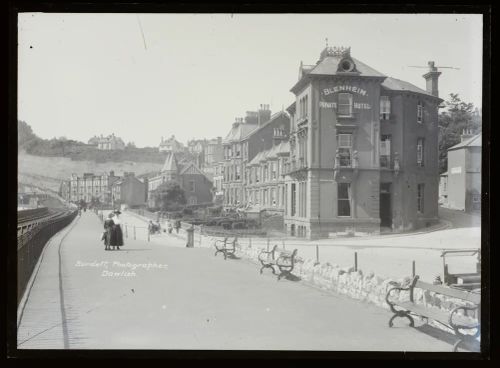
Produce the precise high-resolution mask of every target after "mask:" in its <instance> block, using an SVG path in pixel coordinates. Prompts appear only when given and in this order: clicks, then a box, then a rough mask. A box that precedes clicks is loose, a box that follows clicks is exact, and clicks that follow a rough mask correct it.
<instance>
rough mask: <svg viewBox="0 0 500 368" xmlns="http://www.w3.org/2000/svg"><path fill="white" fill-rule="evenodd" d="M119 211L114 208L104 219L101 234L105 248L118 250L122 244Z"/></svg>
mask: <svg viewBox="0 0 500 368" xmlns="http://www.w3.org/2000/svg"><path fill="white" fill-rule="evenodd" d="M120 214H121V212H120V211H118V210H116V211H113V212H111V213H110V214H109V215H108V218H107V219H106V220H104V233H103V234H102V240H103V241H104V249H105V250H112V249H113V250H115V249H118V250H120V247H121V246H123V244H124V243H123V232H122V227H121V221H120V217H119V215H120Z"/></svg>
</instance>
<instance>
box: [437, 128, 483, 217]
mask: <svg viewBox="0 0 500 368" xmlns="http://www.w3.org/2000/svg"><path fill="white" fill-rule="evenodd" d="M461 140H462V141H461V142H460V143H459V144H457V145H455V146H453V147H451V148H449V149H448V176H447V202H446V204H445V205H446V206H447V207H449V208H452V209H457V210H462V211H466V212H471V211H480V210H481V148H482V137H481V134H477V135H472V134H470V132H464V134H462V136H461Z"/></svg>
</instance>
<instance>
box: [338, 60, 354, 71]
mask: <svg viewBox="0 0 500 368" xmlns="http://www.w3.org/2000/svg"><path fill="white" fill-rule="evenodd" d="M339 71H341V72H352V71H354V63H353V62H352V60H350V59H344V60H342V61H341V62H340V64H339Z"/></svg>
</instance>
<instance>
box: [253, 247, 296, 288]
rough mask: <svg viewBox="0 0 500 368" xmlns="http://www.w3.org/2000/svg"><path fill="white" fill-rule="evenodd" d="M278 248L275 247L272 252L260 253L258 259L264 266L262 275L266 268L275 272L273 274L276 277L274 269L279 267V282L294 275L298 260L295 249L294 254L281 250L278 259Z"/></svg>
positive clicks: (263, 251)
mask: <svg viewBox="0 0 500 368" xmlns="http://www.w3.org/2000/svg"><path fill="white" fill-rule="evenodd" d="M277 248H278V246H277V245H274V246H273V249H271V250H270V251H265V250H262V251H261V252H260V253H259V257H258V258H259V261H260V263H261V264H262V267H261V268H260V273H261V274H262V271H263V270H264V268H270V269H271V270H272V271H273V274H274V275H276V271H275V269H274V267H277V268H278V270H279V271H280V273H279V275H278V281H279V280H281V278H282V277H283V276H290V275H291V274H292V271H293V268H294V267H295V262H296V258H297V249H294V250H293V252H290V251H287V250H280V251H279V256H277V257H276V252H278V250H277Z"/></svg>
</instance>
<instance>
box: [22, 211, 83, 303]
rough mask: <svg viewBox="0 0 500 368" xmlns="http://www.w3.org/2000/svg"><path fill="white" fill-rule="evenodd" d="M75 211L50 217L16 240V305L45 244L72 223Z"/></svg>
mask: <svg viewBox="0 0 500 368" xmlns="http://www.w3.org/2000/svg"><path fill="white" fill-rule="evenodd" d="M76 214H77V211H72V212H71V213H64V214H61V215H60V216H57V217H50V218H48V219H47V221H44V222H40V223H39V224H38V226H35V227H33V228H32V229H30V230H29V231H28V232H26V233H24V234H22V235H20V236H18V238H17V303H18V304H19V302H20V301H21V298H22V296H23V294H24V291H25V289H26V285H27V284H28V281H29V279H30V277H31V274H32V273H33V270H34V268H35V265H36V263H37V262H38V258H39V257H40V254H41V253H42V250H43V248H44V247H45V244H47V242H48V241H49V239H50V238H51V237H52V236H54V235H55V234H56V233H57V232H59V231H60V230H62V229H63V228H64V227H66V226H67V225H68V224H70V223H71V221H73V219H74V218H75V216H76Z"/></svg>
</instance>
